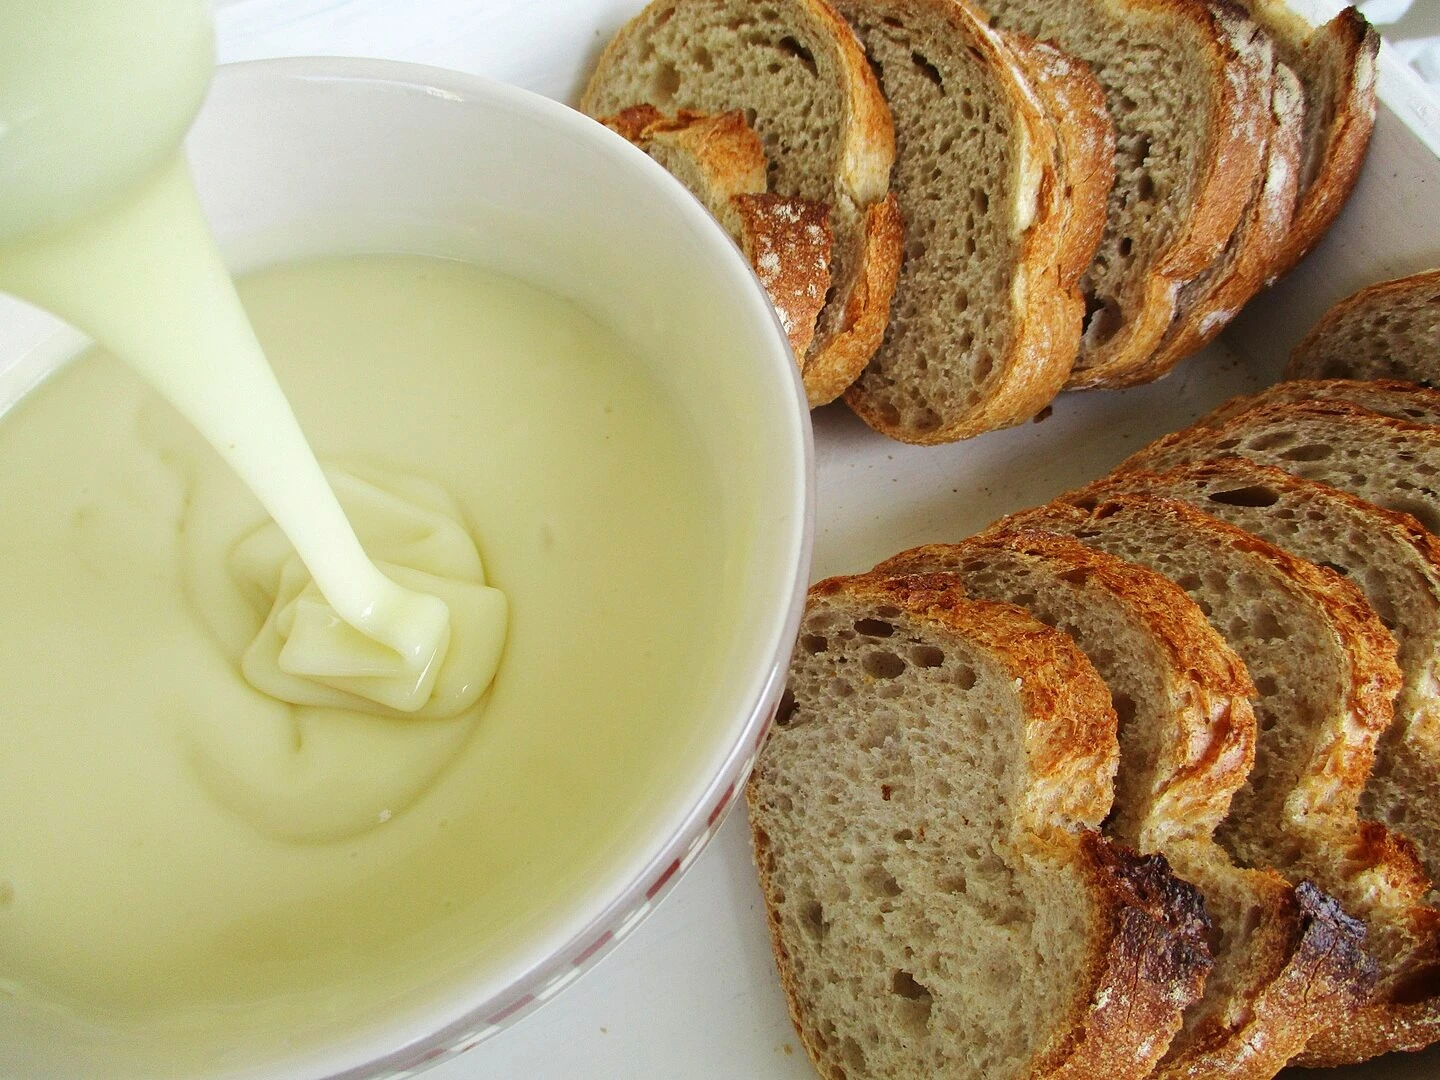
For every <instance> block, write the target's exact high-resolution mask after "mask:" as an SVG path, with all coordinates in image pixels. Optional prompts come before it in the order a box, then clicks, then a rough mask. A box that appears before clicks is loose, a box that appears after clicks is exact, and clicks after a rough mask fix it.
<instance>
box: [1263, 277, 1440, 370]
mask: <svg viewBox="0 0 1440 1080" xmlns="http://www.w3.org/2000/svg"><path fill="white" fill-rule="evenodd" d="M1437 296H1440V269H1435V270H1425V271H1422V272H1420V273H1418V274H1410V275H1409V276H1407V277H1401V278H1393V279H1391V280H1389V281H1377V282H1376V283H1375V284H1373V285H1367V286H1365V288H1363V289H1360V290H1358V291H1357V292H1354V293H1352V294H1351V295H1349V296H1347V297H1345V298H1344V299H1343V300H1340V301H1338V302H1337V303H1336V304H1335V305H1334V306H1333V307H1331V308H1330V310H1329V311H1327V312H1325V314H1324V315H1322V316H1321V317H1320V320H1319V321H1318V322H1317V323H1316V324H1315V325H1314V326H1313V327H1312V328H1311V330H1310V332H1309V333H1308V334H1306V335H1305V337H1304V339H1303V340H1301V342H1300V344H1298V345H1296V346H1295V349H1294V351H1292V352H1291V354H1290V362H1289V363H1288V364H1287V365H1286V367H1285V378H1286V379H1292V380H1294V379H1307V380H1308V379H1330V378H1337V377H1338V378H1374V377H1375V376H1376V375H1381V374H1382V373H1383V375H1385V376H1387V377H1389V378H1391V379H1403V380H1405V381H1407V382H1413V383H1420V384H1422V385H1429V384H1431V383H1433V381H1434V379H1435V378H1436V377H1437V376H1440V346H1435V347H1432V348H1431V349H1430V350H1428V352H1421V351H1420V348H1417V349H1416V350H1415V351H1416V355H1414V356H1413V357H1410V356H1406V357H1394V356H1388V357H1379V356H1373V355H1366V356H1358V357H1354V358H1353V359H1354V363H1356V364H1358V365H1365V366H1364V367H1362V368H1361V369H1360V370H1359V371H1357V370H1356V369H1355V368H1353V367H1352V368H1350V369H1348V370H1340V371H1335V370H1330V369H1329V367H1328V361H1327V359H1326V354H1327V353H1333V352H1335V351H1341V352H1345V351H1349V350H1348V347H1344V342H1343V338H1342V337H1341V335H1342V333H1343V331H1344V329H1345V327H1346V326H1347V325H1348V324H1350V322H1351V321H1352V320H1356V319H1359V318H1362V317H1363V316H1364V315H1365V313H1367V312H1370V311H1385V310H1386V309H1395V308H1399V307H1400V306H1401V305H1404V304H1407V303H1415V302H1419V303H1424V304H1430V305H1434V304H1435V303H1436V300H1435V297H1437ZM1436 317H1437V318H1440V313H1437V316H1436ZM1332 338H1334V339H1339V340H1340V342H1341V344H1340V345H1339V346H1332V345H1331V344H1330V342H1331V339H1332ZM1374 345H1375V347H1376V348H1380V347H1383V346H1382V343H1380V342H1375V343H1374ZM1425 365H1428V368H1426V367H1425ZM1377 367H1378V369H1379V370H1376V368H1377Z"/></svg>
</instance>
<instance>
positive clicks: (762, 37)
mask: <svg viewBox="0 0 1440 1080" xmlns="http://www.w3.org/2000/svg"><path fill="white" fill-rule="evenodd" d="M642 104H649V105H653V106H654V107H655V108H657V109H659V110H661V111H662V112H676V111H678V110H681V109H690V110H694V111H698V112H705V113H717V114H718V113H727V112H730V111H732V110H737V109H738V110H740V111H741V112H742V113H743V114H744V116H745V118H746V120H747V121H748V122H749V124H750V126H751V127H753V128H754V130H755V132H756V133H757V134H758V135H759V136H760V140H761V142H762V143H763V145H764V148H765V155H766V158H767V160H768V163H769V164H768V168H769V191H770V192H771V193H774V194H777V195H785V196H799V197H800V198H804V199H809V200H811V201H812V202H818V203H823V204H825V205H826V206H828V207H829V223H830V228H831V230H832V232H833V236H834V245H833V249H832V252H831V264H830V276H831V283H832V284H831V293H830V296H829V297H828V298H827V300H826V302H825V305H824V307H823V309H822V311H821V314H820V318H819V320H818V325H817V329H816V334H815V337H814V340H813V341H812V343H811V345H810V348H809V349H808V350H807V352H806V354H805V356H804V357H802V358H801V362H802V371H803V375H804V378H805V384H806V389H807V391H808V393H809V396H810V403H811V405H819V404H823V403H824V402H825V401H830V400H833V399H834V398H836V397H838V396H839V395H840V394H841V392H843V391H844V389H845V387H847V386H848V385H849V384H850V383H851V382H853V381H854V379H855V376H856V375H857V374H859V372H860V370H861V369H862V368H863V367H864V366H865V362H866V361H867V360H869V359H870V356H871V354H872V353H873V352H874V351H875V349H876V348H877V347H878V346H879V344H880V340H881V337H882V335H883V334H884V330H885V324H886V321H887V319H888V317H889V310H890V299H891V296H892V294H893V292H894V289H895V279H896V276H897V274H898V272H899V265H900V258H901V251H902V247H903V239H902V226H901V223H900V214H899V210H898V208H897V207H896V204H895V200H894V198H893V197H891V196H890V195H889V177H890V168H891V166H892V165H893V164H894V160H895V136H894V129H893V127H892V125H891V121H890V111H889V109H888V107H887V106H886V104H885V100H884V98H883V96H882V95H881V93H880V88H879V85H878V84H877V83H876V81H875V77H874V75H873V74H872V72H871V70H870V67H869V65H868V64H867V63H866V61H865V55H864V53H863V51H862V50H861V48H860V45H859V42H857V41H856V40H855V35H854V34H853V33H852V32H851V31H850V28H849V27H848V26H847V25H846V24H845V21H844V20H843V19H841V18H840V16H839V15H837V14H836V13H835V11H834V9H832V8H831V7H830V6H829V5H828V4H827V3H825V2H824V0H773V2H770V3H764V4H755V3H748V2H745V0H655V2H654V3H652V4H650V5H649V6H648V7H647V8H645V9H644V10H643V11H642V12H641V13H640V14H639V15H637V16H636V17H635V18H634V19H632V20H631V21H630V22H629V23H627V24H626V25H625V26H624V27H622V28H621V30H620V32H619V33H618V34H616V36H615V37H614V38H613V39H612V40H611V42H610V43H609V45H608V46H607V47H606V48H605V50H604V52H603V53H602V55H601V57H600V60H599V62H598V64H597V66H596V69H595V71H594V72H593V74H592V75H591V77H590V81H589V83H588V85H587V86H586V88H585V91H584V93H583V94H582V95H581V100H580V106H581V108H582V109H584V111H585V112H587V113H589V114H590V115H591V116H610V115H614V114H616V113H619V112H621V111H622V110H624V109H627V108H630V107H631V106H635V105H642Z"/></svg>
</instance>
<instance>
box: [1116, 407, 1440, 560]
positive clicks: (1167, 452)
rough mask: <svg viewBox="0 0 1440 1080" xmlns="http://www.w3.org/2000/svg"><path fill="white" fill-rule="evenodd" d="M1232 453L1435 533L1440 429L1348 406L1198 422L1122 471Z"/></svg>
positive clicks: (1159, 468)
mask: <svg viewBox="0 0 1440 1080" xmlns="http://www.w3.org/2000/svg"><path fill="white" fill-rule="evenodd" d="M1227 454H1232V455H1235V456H1237V457H1243V458H1248V459H1249V460H1251V461H1258V462H1260V463H1261V464H1264V465H1274V466H1275V467H1276V468H1277V469H1283V470H1284V471H1285V472H1288V473H1293V474H1294V475H1296V476H1303V477H1305V478H1306V479H1307V480H1318V481H1319V482H1320V483H1322V484H1329V485H1330V486H1331V487H1334V488H1339V489H1340V490H1341V491H1348V492H1349V493H1350V494H1352V495H1356V496H1358V497H1359V498H1361V499H1364V500H1365V501H1366V502H1369V503H1374V504H1375V505H1376V506H1379V507H1383V508H1384V509H1386V510H1393V511H1395V512H1397V513H1403V514H1410V515H1412V516H1413V517H1414V518H1415V519H1416V520H1417V521H1419V523H1420V524H1421V525H1422V526H1423V527H1424V528H1426V529H1427V530H1429V531H1430V532H1432V533H1436V534H1440V483H1437V478H1440V428H1437V427H1434V426H1431V425H1428V424H1415V423H1411V422H1409V421H1405V420H1397V419H1394V418H1392V417H1389V416H1381V415H1379V414H1378V413H1375V412H1372V411H1371V410H1369V409H1364V408H1361V407H1360V406H1358V405H1352V404H1350V403H1349V402H1345V401H1294V402H1288V403H1283V404H1278V405H1260V406H1258V407H1256V408H1252V409H1246V410H1243V411H1240V412H1237V413H1236V414H1235V415H1233V416H1231V417H1229V418H1228V419H1227V420H1225V421H1224V423H1222V424H1220V426H1218V427H1208V426H1205V425H1204V424H1203V423H1202V424H1197V425H1195V426H1193V427H1188V428H1186V429H1184V430H1183V431H1177V432H1175V433H1174V434H1171V435H1166V436H1165V437H1164V438H1161V439H1157V440H1155V442H1153V443H1151V444H1150V445H1149V446H1146V447H1145V448H1144V449H1142V450H1140V451H1138V452H1137V453H1135V454H1133V455H1132V456H1130V457H1129V458H1127V459H1126V460H1125V461H1124V462H1122V463H1121V465H1120V470H1119V471H1123V470H1126V469H1145V470H1148V471H1150V472H1163V471H1165V470H1166V469H1170V468H1174V467H1175V466H1177V465H1186V464H1189V463H1191V462H1195V461H1203V460H1205V459H1208V458H1217V457H1224V456H1225V455H1227Z"/></svg>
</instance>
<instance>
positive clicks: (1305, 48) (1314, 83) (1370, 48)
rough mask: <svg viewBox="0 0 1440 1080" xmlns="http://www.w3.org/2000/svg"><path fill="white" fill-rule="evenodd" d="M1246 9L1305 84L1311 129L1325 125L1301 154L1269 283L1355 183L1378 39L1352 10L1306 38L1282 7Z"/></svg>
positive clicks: (1264, 2) (1263, 4) (1311, 241)
mask: <svg viewBox="0 0 1440 1080" xmlns="http://www.w3.org/2000/svg"><path fill="white" fill-rule="evenodd" d="M1252 7H1253V10H1254V12H1255V15H1256V18H1258V19H1259V20H1261V22H1262V23H1263V24H1264V25H1265V27H1266V29H1267V30H1269V31H1270V33H1271V34H1273V35H1274V37H1275V40H1276V43H1277V45H1278V46H1279V47H1280V49H1281V53H1282V56H1283V58H1284V59H1285V60H1286V62H1287V63H1289V64H1290V66H1291V67H1293V68H1295V70H1296V73H1297V74H1298V75H1299V76H1300V78H1301V81H1302V82H1303V83H1304V84H1305V91H1306V94H1305V97H1306V102H1305V108H1306V111H1307V112H1308V113H1309V114H1310V115H1311V116H1312V117H1313V118H1314V120H1313V121H1312V122H1313V123H1316V124H1318V123H1319V122H1320V118H1324V117H1328V118H1329V123H1328V124H1326V125H1324V127H1323V130H1322V131H1320V132H1319V133H1318V135H1317V136H1313V137H1312V143H1313V144H1314V145H1312V146H1310V147H1309V148H1307V153H1306V155H1305V157H1306V161H1305V166H1306V168H1305V173H1304V175H1303V176H1302V178H1301V190H1300V198H1299V202H1298V205H1297V206H1296V210H1295V219H1294V221H1293V222H1292V223H1291V226H1290V236H1289V239H1288V240H1287V242H1286V244H1285V246H1284V247H1283V249H1282V250H1281V252H1280V257H1279V259H1278V260H1277V262H1276V265H1275V269H1274V272H1273V273H1272V275H1271V279H1270V280H1271V281H1274V280H1275V279H1276V278H1279V277H1281V276H1283V275H1284V274H1286V273H1288V272H1289V271H1290V270H1291V269H1293V268H1294V266H1295V264H1296V263H1298V262H1299V261H1300V260H1301V259H1303V258H1304V257H1305V255H1306V254H1308V253H1309V251H1310V249H1311V248H1313V247H1314V246H1315V244H1316V243H1317V242H1319V240H1320V238H1321V237H1322V236H1324V235H1325V233H1326V231H1328V230H1329V228H1330V226H1331V225H1332V224H1333V223H1334V221H1335V218H1336V217H1337V216H1338V215H1339V213H1340V211H1341V209H1342V208H1343V207H1344V205H1345V202H1346V200H1347V199H1349V197H1350V192H1351V191H1352V190H1354V187H1355V183H1356V181H1357V180H1359V178H1360V170H1361V167H1362V166H1363V165H1364V164H1365V153H1366V151H1367V150H1368V149H1369V146H1370V136H1371V134H1372V132H1373V131H1374V129H1375V112H1376V108H1377V98H1376V93H1375V82H1376V78H1375V64H1376V57H1377V55H1378V54H1379V51H1380V35H1379V34H1378V33H1376V31H1375V28H1374V27H1372V26H1371V25H1370V23H1369V22H1368V21H1367V20H1366V18H1365V16H1363V15H1361V14H1360V12H1359V10H1357V9H1356V8H1355V7H1353V6H1352V7H1347V8H1345V9H1344V10H1343V11H1341V12H1340V13H1339V14H1337V15H1336V16H1335V17H1334V18H1333V19H1331V20H1330V21H1329V22H1328V23H1326V24H1325V25H1324V26H1321V27H1318V28H1316V29H1314V30H1313V31H1309V33H1308V34H1306V33H1304V31H1305V30H1308V29H1309V28H1308V27H1307V26H1305V25H1304V24H1303V23H1302V22H1301V20H1299V19H1298V18H1297V17H1296V16H1295V15H1294V14H1293V13H1292V12H1290V11H1289V10H1288V8H1286V6H1285V4H1284V3H1283V2H1280V0H1258V2H1255V3H1254V4H1253V5H1252Z"/></svg>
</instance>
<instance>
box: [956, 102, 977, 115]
mask: <svg viewBox="0 0 1440 1080" xmlns="http://www.w3.org/2000/svg"><path fill="white" fill-rule="evenodd" d="M960 115H961V116H963V117H964V118H965V119H966V120H974V119H975V106H974V105H971V104H970V102H969V101H961V102H960Z"/></svg>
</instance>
